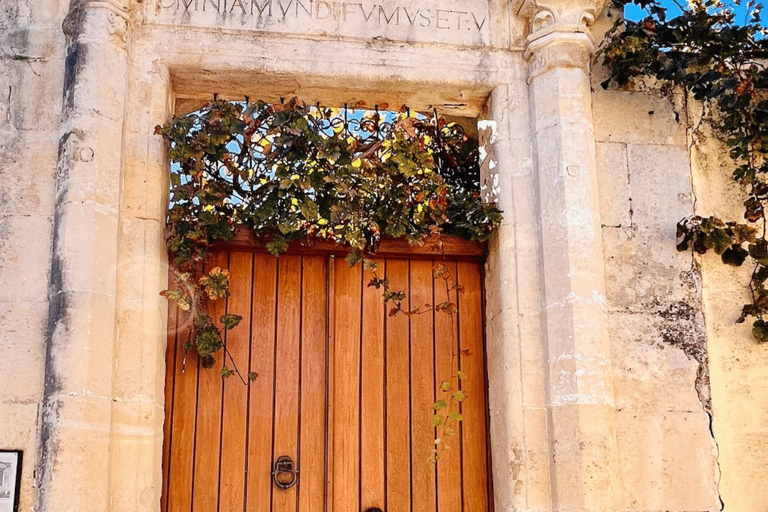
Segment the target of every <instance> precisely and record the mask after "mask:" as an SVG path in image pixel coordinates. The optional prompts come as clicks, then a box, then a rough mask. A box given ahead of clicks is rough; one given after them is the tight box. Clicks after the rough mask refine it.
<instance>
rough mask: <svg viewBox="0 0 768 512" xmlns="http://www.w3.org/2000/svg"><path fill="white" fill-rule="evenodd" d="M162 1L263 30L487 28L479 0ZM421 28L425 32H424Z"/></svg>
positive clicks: (468, 38)
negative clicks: (408, 0) (414, 0)
mask: <svg viewBox="0 0 768 512" xmlns="http://www.w3.org/2000/svg"><path fill="white" fill-rule="evenodd" d="M161 1H162V2H163V3H162V4H161V5H162V7H163V11H165V12H166V13H168V14H171V15H172V16H173V17H174V18H176V19H179V20H190V19H195V18H197V19H201V20H202V19H204V18H207V17H209V16H211V15H213V16H216V17H217V18H218V19H221V18H224V19H225V20H227V19H232V18H237V20H238V21H237V22H236V23H237V24H238V25H240V26H243V25H246V24H247V25H253V26H254V28H257V29H261V30H280V31H290V32H296V31H298V32H312V31H313V29H314V30H322V31H323V32H325V33H328V32H329V30H328V27H333V29H332V30H331V32H336V33H338V34H339V35H353V36H354V35H367V36H376V35H381V36H383V37H392V38H393V39H414V40H424V36H425V35H426V34H427V33H432V34H433V35H432V36H426V37H427V39H433V40H443V41H446V42H453V41H454V40H455V38H456V37H457V36H458V38H459V40H455V42H457V43H460V44H466V43H472V42H475V44H477V43H480V42H482V40H483V39H485V37H484V35H485V34H487V32H488V28H487V25H488V20H487V18H488V11H487V4H486V3H485V2H477V1H475V2H445V1H444V0H443V1H431V2H430V1H429V0H426V2H427V3H425V4H422V5H414V4H408V5H406V4H405V2H404V3H402V4H395V3H391V2H387V1H386V0H379V2H370V3H368V2H354V1H351V2H343V1H332V0H161ZM161 16H162V15H161ZM247 19H250V20H251V21H250V22H248V21H247ZM187 22H188V21H187ZM182 23H186V22H182ZM192 24H197V23H194V22H193V23H192ZM243 28H245V27H243ZM291 28H295V29H296V30H291ZM419 33H422V36H421V37H419V35H418V34H419ZM449 33H453V34H455V35H454V36H450V35H449ZM441 34H442V35H441ZM414 36H415V37H414Z"/></svg>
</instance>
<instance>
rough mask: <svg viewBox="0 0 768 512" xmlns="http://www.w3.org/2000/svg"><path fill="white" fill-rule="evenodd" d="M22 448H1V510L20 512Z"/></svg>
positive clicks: (2, 511)
mask: <svg viewBox="0 0 768 512" xmlns="http://www.w3.org/2000/svg"><path fill="white" fill-rule="evenodd" d="M21 453H22V452H21V450H0V512H18V510H19V489H20V487H21Z"/></svg>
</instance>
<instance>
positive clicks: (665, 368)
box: [608, 311, 704, 412]
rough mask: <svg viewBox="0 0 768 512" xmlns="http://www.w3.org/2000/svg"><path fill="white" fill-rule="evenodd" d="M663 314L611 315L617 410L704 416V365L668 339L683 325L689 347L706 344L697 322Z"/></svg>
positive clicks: (609, 319) (610, 327) (609, 318)
mask: <svg viewBox="0 0 768 512" xmlns="http://www.w3.org/2000/svg"><path fill="white" fill-rule="evenodd" d="M665 313H666V312H664V311H662V312H660V313H659V314H656V315H654V314H652V313H650V312H649V313H647V314H620V313H613V314H611V315H609V317H608V328H609V336H610V338H611V357H612V363H613V372H614V377H613V382H614V396H615V399H616V408H617V409H618V410H631V411H635V410H637V411H660V412H663V411H680V412H702V403H701V399H700V398H699V396H698V394H697V392H696V379H697V372H698V371H699V362H698V361H697V360H696V359H695V358H694V357H692V356H691V355H689V354H686V352H685V351H684V350H681V347H680V346H679V345H678V344H677V343H676V340H671V339H670V338H669V337H670V336H671V335H672V334H673V333H672V329H675V328H676V327H681V328H682V329H684V330H685V331H687V332H688V333H689V335H690V341H689V344H691V345H693V344H695V343H696V340H700V341H702V342H703V340H704V338H703V332H701V331H699V332H698V334H697V333H696V330H697V329H698V330H700V329H701V328H702V327H703V326H701V325H697V323H696V319H686V320H683V321H682V322H684V323H683V325H681V323H682V322H680V321H678V320H676V319H667V318H664V316H662V315H663V314H665Z"/></svg>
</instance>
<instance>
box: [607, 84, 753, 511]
mask: <svg viewBox="0 0 768 512" xmlns="http://www.w3.org/2000/svg"><path fill="white" fill-rule="evenodd" d="M595 85H597V88H596V89H595V91H596V92H595V95H594V101H595V129H596V139H597V153H598V167H599V169H600V206H601V213H602V232H603V247H604V254H605V273H606V291H607V301H608V309H609V326H610V327H609V328H610V336H611V351H612V354H611V355H612V357H613V367H614V375H615V381H614V383H615V399H616V411H617V415H618V438H619V457H620V471H621V481H622V494H623V503H624V506H625V507H626V509H627V510H681V511H682V510H719V501H718V497H717V489H716V485H715V484H716V482H717V479H718V478H719V475H718V474H717V467H716V463H715V456H716V453H715V448H716V447H715V442H714V440H713V438H712V436H711V432H710V425H709V421H710V414H711V400H710V391H709V388H710V383H709V369H708V349H707V338H706V333H705V326H704V320H705V318H704V312H703V310H702V302H701V292H702V283H701V277H700V274H699V272H698V268H697V267H696V265H695V264H694V262H693V261H692V259H691V255H690V254H688V253H678V252H677V251H676V250H675V224H676V222H677V221H678V220H680V219H681V218H683V217H684V216H686V215H690V214H691V212H692V211H693V196H692V184H691V175H690V161H689V152H688V146H687V138H686V112H685V111H684V110H682V109H679V107H680V102H679V101H678V102H677V105H675V104H673V102H672V101H670V99H669V98H666V97H660V95H659V94H658V93H643V92H632V93H630V92H616V91H603V90H602V88H600V86H599V84H597V83H596V84H595ZM676 107H677V108H676ZM618 113H621V115H617V114H618ZM734 510H740V509H734Z"/></svg>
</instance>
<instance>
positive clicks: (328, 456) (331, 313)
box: [323, 256, 344, 512]
mask: <svg viewBox="0 0 768 512" xmlns="http://www.w3.org/2000/svg"><path fill="white" fill-rule="evenodd" d="M342 263H343V264H344V262H342ZM326 272H327V275H328V285H327V290H328V295H327V300H328V310H327V312H326V321H327V322H328V343H327V345H326V347H327V351H328V354H327V358H326V361H325V365H326V372H327V373H326V375H327V379H328V386H327V387H326V395H325V396H326V400H328V405H327V407H328V409H327V411H326V424H325V443H326V447H325V504H324V507H325V508H324V509H323V511H324V512H333V509H332V508H331V506H332V505H333V503H332V501H333V483H334V481H333V465H334V460H335V458H334V451H335V446H336V444H335V439H334V437H333V435H334V431H335V429H334V416H335V411H336V409H335V406H334V399H333V390H334V389H336V377H335V364H334V361H335V360H336V357H335V352H336V299H335V296H334V293H335V290H336V258H334V257H333V256H329V257H328V261H327V267H326Z"/></svg>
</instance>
